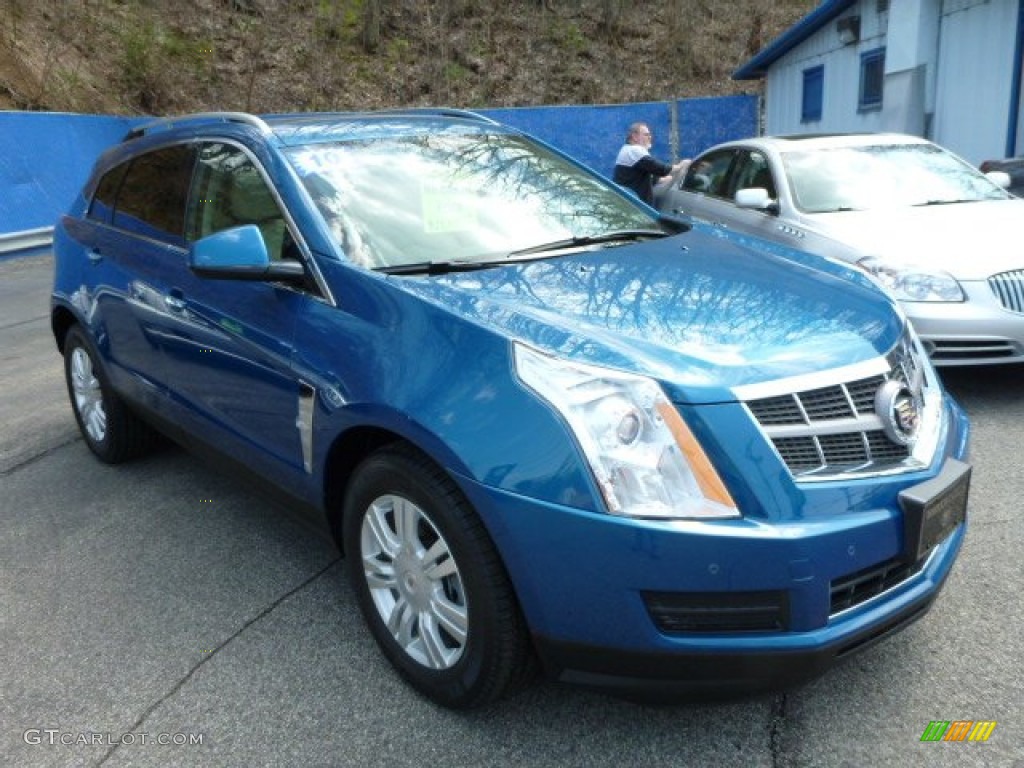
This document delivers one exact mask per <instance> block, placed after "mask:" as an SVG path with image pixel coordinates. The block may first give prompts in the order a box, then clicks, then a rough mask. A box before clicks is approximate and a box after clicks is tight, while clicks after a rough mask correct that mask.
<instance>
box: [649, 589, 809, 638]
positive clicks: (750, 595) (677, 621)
mask: <svg viewBox="0 0 1024 768" xmlns="http://www.w3.org/2000/svg"><path fill="white" fill-rule="evenodd" d="M643 598H644V602H645V603H646V605H647V610H648V612H649V613H650V615H651V619H653V620H654V623H655V625H657V627H658V629H659V630H660V631H662V632H665V633H667V634H682V633H691V632H756V631H772V632H781V631H785V630H786V629H788V627H789V602H788V599H787V594H786V593H785V592H782V591H772V592H645V593H643Z"/></svg>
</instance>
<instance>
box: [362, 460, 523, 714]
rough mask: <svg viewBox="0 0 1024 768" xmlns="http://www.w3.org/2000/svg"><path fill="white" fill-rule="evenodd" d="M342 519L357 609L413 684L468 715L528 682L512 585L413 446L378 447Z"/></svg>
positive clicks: (463, 509) (452, 491) (465, 512)
mask: <svg viewBox="0 0 1024 768" xmlns="http://www.w3.org/2000/svg"><path fill="white" fill-rule="evenodd" d="M343 514H344V526H345V531H344V532H345V542H346V546H347V550H348V558H347V567H348V573H349V578H350V579H351V581H352V585H353V588H354V589H355V592H356V596H357V599H358V601H359V605H360V608H361V609H362V612H363V615H364V617H365V618H366V620H367V623H368V624H369V626H370V630H371V631H372V633H373V635H374V638H375V639H376V641H377V643H378V645H380V647H381V649H382V650H383V652H384V654H385V655H386V656H387V658H388V659H389V660H390V661H391V663H392V664H393V665H394V666H395V668H396V669H397V670H398V671H399V673H400V674H401V675H402V676H403V677H404V678H405V679H406V680H407V681H408V682H409V683H410V684H411V685H412V686H413V687H415V688H416V689H417V690H418V691H420V692H421V693H423V694H424V695H426V696H427V697H429V698H430V699H432V700H433V701H435V702H437V703H439V704H442V705H444V706H447V707H453V708H469V707H474V706H480V705H482V704H485V703H487V702H489V701H492V700H494V699H497V698H499V697H500V696H502V695H503V694H505V693H506V692H508V691H509V690H510V689H511V688H514V687H516V686H517V685H519V684H520V683H522V682H525V681H526V680H527V679H529V677H530V676H531V675H532V672H533V669H534V662H533V655H532V650H531V647H530V643H529V636H528V634H527V631H526V625H525V621H524V620H523V617H522V614H521V612H520V610H519V607H518V603H517V602H516V598H515V594H514V593H513V590H512V585H511V583H510V582H509V580H508V576H507V574H506V573H505V570H504V567H503V566H502V563H501V561H500V559H499V557H498V554H497V551H496V550H495V548H494V545H493V543H492V542H491V540H490V537H489V536H488V534H487V532H486V530H485V529H484V527H483V525H482V523H481V522H480V519H479V518H478V517H477V515H476V513H475V512H474V511H473V509H472V508H471V507H470V505H469V502H468V501H467V500H466V499H465V497H463V496H462V494H461V493H460V492H459V490H458V488H456V486H455V484H454V483H453V482H452V481H451V479H450V478H449V477H448V476H447V475H446V474H445V473H444V472H442V471H441V470H440V469H439V468H438V467H437V466H435V465H434V464H433V463H432V462H430V461H429V460H428V459H427V458H426V457H424V456H422V455H421V454H419V453H416V452H415V451H412V450H411V449H408V448H404V447H389V448H385V449H382V450H380V451H378V452H377V453H375V454H373V455H372V456H370V457H369V458H368V459H366V460H365V461H364V462H363V463H362V464H361V465H360V466H359V467H358V469H357V470H356V473H355V475H354V477H353V480H352V483H351V484H350V486H349V489H348V492H347V494H346V498H345V505H344V510H343Z"/></svg>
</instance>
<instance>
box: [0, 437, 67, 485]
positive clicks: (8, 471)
mask: <svg viewBox="0 0 1024 768" xmlns="http://www.w3.org/2000/svg"><path fill="white" fill-rule="evenodd" d="M81 440H82V436H81V435H79V434H76V435H75V436H74V437H69V438H68V439H67V440H64V441H63V442H60V443H55V444H54V445H51V446H49V447H47V448H45V449H44V450H42V451H40V452H39V453H35V454H32V455H31V456H29V457H28V458H25V459H22V460H21V461H19V462H18V463H17V464H12V465H11V466H9V467H2V468H0V477H9V476H10V475H13V474H14V473H15V472H20V471H21V470H23V469H25V467H29V466H31V465H32V464H35V463H36V462H37V461H40V460H41V459H45V458H46V457H47V456H51V455H53V454H54V453H56V452H57V451H59V450H61V449H63V448H67V447H68V446H69V445H73V444H75V443H78V442H81Z"/></svg>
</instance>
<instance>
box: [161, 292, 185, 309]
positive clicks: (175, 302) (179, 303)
mask: <svg viewBox="0 0 1024 768" xmlns="http://www.w3.org/2000/svg"><path fill="white" fill-rule="evenodd" d="M164 304H166V305H167V308H168V309H169V310H171V311H172V312H184V311H185V307H186V305H185V299H184V298H182V297H181V296H175V295H173V294H168V295H166V296H164Z"/></svg>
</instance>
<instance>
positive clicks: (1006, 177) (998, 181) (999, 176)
mask: <svg viewBox="0 0 1024 768" xmlns="http://www.w3.org/2000/svg"><path fill="white" fill-rule="evenodd" d="M985 178H986V179H988V180H989V181H991V182H992V183H993V184H995V185H996V186H997V187H1000V188H1001V189H1009V187H1010V174H1008V173H1007V172H1006V171H989V172H988V173H986V174H985Z"/></svg>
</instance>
